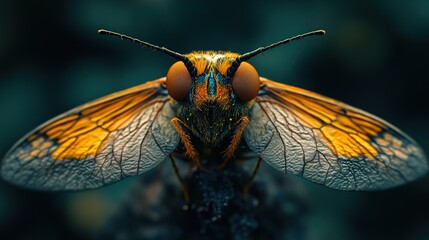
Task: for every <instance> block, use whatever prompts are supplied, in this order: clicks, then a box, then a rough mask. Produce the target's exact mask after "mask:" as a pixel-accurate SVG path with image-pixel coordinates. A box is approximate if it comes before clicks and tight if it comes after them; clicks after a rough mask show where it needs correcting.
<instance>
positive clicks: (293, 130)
mask: <svg viewBox="0 0 429 240" xmlns="http://www.w3.org/2000/svg"><path fill="white" fill-rule="evenodd" d="M261 82H262V84H263V87H262V89H261V94H260V96H258V98H257V100H256V103H255V105H254V107H253V109H252V112H251V113H250V116H249V117H250V123H249V126H248V127H247V129H246V132H245V139H246V142H247V144H248V145H249V147H250V149H252V150H253V151H255V152H257V153H258V154H260V155H261V157H262V158H263V159H264V160H265V161H266V162H268V163H269V164H270V165H272V166H273V167H274V168H276V169H278V170H280V171H283V172H286V173H292V174H296V175H300V176H302V177H304V178H306V179H309V180H311V181H313V182H317V183H320V184H324V185H326V186H329V187H332V188H335V189H341V190H377V189H385V188H389V187H393V186H397V185H400V184H403V183H405V182H408V181H411V180H413V179H415V178H418V177H420V176H421V175H423V174H424V173H426V172H427V169H428V166H427V160H426V158H425V156H424V154H423V151H422V150H421V148H420V147H419V146H418V145H417V143H416V142H415V141H414V140H412V139H411V138H410V137H408V136H407V135H405V134H404V133H402V132H401V131H400V130H399V129H397V128H396V127H394V126H392V125H391V124H389V123H387V122H385V121H383V120H381V119H379V118H377V117H375V116H373V115H371V114H369V113H366V112H364V111H362V110H359V109H357V108H354V107H351V106H349V105H347V104H344V103H341V102H339V101H336V100H333V99H331V98H327V97H324V96H321V95H319V94H316V93H312V92H310V91H306V90H303V89H300V88H296V87H292V86H288V85H284V84H280V83H276V82H272V81H270V80H267V79H263V78H262V79H261Z"/></svg>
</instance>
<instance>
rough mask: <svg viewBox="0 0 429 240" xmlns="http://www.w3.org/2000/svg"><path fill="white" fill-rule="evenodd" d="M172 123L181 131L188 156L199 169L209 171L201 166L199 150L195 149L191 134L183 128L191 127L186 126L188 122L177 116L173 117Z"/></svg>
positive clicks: (181, 138) (181, 137)
mask: <svg viewBox="0 0 429 240" xmlns="http://www.w3.org/2000/svg"><path fill="white" fill-rule="evenodd" d="M171 123H172V124H173V127H174V128H175V129H176V131H177V132H178V133H179V136H180V140H181V141H182V143H183V145H184V146H185V150H186V152H185V155H186V156H188V157H189V158H190V159H191V160H192V161H193V162H194V164H195V166H197V168H198V169H200V170H203V171H207V170H205V169H204V168H203V167H202V166H201V163H200V160H199V158H198V152H197V151H196V150H195V148H194V145H192V143H191V138H190V136H189V135H188V134H187V133H186V132H185V130H184V129H183V128H187V129H189V127H188V126H186V124H185V123H184V122H183V121H182V120H180V119H178V118H177V117H175V118H173V119H171Z"/></svg>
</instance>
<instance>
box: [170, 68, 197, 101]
mask: <svg viewBox="0 0 429 240" xmlns="http://www.w3.org/2000/svg"><path fill="white" fill-rule="evenodd" d="M165 84H166V85H167V91H168V94H169V95H170V96H171V97H172V98H174V99H175V100H177V101H183V100H185V99H186V96H187V95H188V93H189V91H191V88H192V78H191V75H190V74H189V72H188V69H187V68H186V66H185V64H184V63H183V62H176V63H175V64H173V65H172V66H171V67H170V69H169V70H168V72H167V80H166V83H165Z"/></svg>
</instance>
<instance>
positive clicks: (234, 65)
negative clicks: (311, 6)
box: [227, 30, 326, 77]
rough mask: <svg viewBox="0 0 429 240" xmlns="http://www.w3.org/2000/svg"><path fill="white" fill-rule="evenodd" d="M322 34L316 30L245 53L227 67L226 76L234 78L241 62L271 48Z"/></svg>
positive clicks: (321, 31) (323, 32)
mask: <svg viewBox="0 0 429 240" xmlns="http://www.w3.org/2000/svg"><path fill="white" fill-rule="evenodd" d="M324 34H326V31H325V30H316V31H312V32H308V33H304V34H300V35H297V36H295V37H291V38H287V39H284V40H281V41H279V42H276V43H273V44H271V45H268V46H265V47H260V48H257V49H255V50H253V51H251V52H247V53H245V54H243V55H241V56H239V57H237V59H236V60H235V61H234V62H232V64H231V67H229V69H228V72H227V76H230V77H232V76H234V73H235V72H236V71H237V69H238V67H239V66H240V64H241V62H243V61H246V60H249V59H250V58H252V57H254V56H256V55H258V54H260V53H263V52H265V51H267V50H269V49H271V48H274V47H277V46H280V45H282V44H285V43H290V42H292V41H294V40H298V39H302V38H305V37H309V36H313V35H324Z"/></svg>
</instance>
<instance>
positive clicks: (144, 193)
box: [97, 163, 308, 240]
mask: <svg viewBox="0 0 429 240" xmlns="http://www.w3.org/2000/svg"><path fill="white" fill-rule="evenodd" d="M264 169H265V168H263V169H262V170H261V174H262V175H263V176H266V177H268V178H266V179H265V180H262V179H261V178H259V180H258V181H256V182H254V184H253V185H252V186H251V188H250V190H249V193H248V195H246V196H244V195H243V190H244V185H245V184H246V182H247V181H248V179H249V177H250V175H249V173H248V172H247V171H245V170H244V169H243V168H242V167H241V166H238V164H236V163H232V164H229V165H227V166H226V168H225V169H223V170H222V171H216V170H212V171H211V172H210V173H207V172H204V171H191V172H189V173H188V175H187V176H185V180H184V182H185V184H186V186H187V187H188V189H189V194H190V201H189V202H185V201H184V199H183V196H182V193H181V192H180V191H179V189H180V188H179V187H178V186H177V180H176V179H175V176H174V175H172V174H171V172H170V173H169V174H166V173H164V174H163V175H162V177H161V178H159V179H158V181H159V182H156V180H155V179H153V180H154V182H153V183H152V186H147V184H145V183H141V184H139V185H138V186H137V187H136V188H135V189H134V190H133V192H134V194H133V195H132V196H130V197H129V199H127V200H126V201H125V202H124V203H123V204H122V206H121V208H120V209H119V211H118V212H117V213H116V214H115V216H114V217H113V218H112V219H110V220H109V222H108V223H107V225H106V226H105V227H104V228H103V229H102V230H101V232H100V233H99V234H98V237H97V238H98V239H195V240H196V239H207V240H209V239H219V240H221V239H234V240H245V239H246V240H247V239H249V240H250V239H273V240H274V239H297V240H299V239H308V238H307V237H308V236H306V230H305V227H306V226H305V221H304V220H305V217H306V212H307V206H306V200H305V199H304V198H303V197H302V196H300V195H299V194H298V192H297V191H296V189H295V186H294V185H293V184H288V181H287V178H277V179H275V178H274V177H272V176H269V175H267V174H266V173H265V174H264V171H265V170H264ZM167 176H170V177H167ZM267 184H269V185H270V188H274V189H276V193H275V194H268V190H267ZM147 189H150V190H147Z"/></svg>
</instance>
